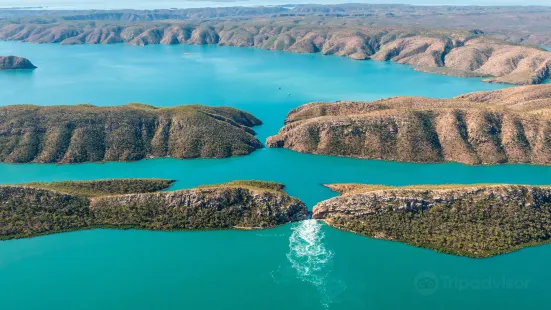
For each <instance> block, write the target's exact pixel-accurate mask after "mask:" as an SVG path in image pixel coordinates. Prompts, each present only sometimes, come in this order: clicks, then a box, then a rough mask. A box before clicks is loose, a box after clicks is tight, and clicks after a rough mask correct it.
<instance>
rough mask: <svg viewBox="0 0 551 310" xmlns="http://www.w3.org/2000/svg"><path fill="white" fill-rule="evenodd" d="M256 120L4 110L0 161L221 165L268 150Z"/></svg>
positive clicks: (192, 110) (153, 111) (189, 111)
mask: <svg viewBox="0 0 551 310" xmlns="http://www.w3.org/2000/svg"><path fill="white" fill-rule="evenodd" d="M259 124H261V121H260V120H258V119H257V118H255V117H254V116H253V115H251V114H249V113H247V112H244V111H240V110H237V109H234V108H229V107H207V106H200V105H187V106H179V107H171V108H156V107H153V106H149V105H143V104H136V103H134V104H128V105H125V106H117V107H97V106H92V105H76V106H43V107H39V106H33V105H14V106H4V107H0V161H1V162H8V163H29V162H34V163H82V162H101V161H134V160H140V159H147V158H156V157H173V158H180V159H185V158H197V157H201V158H222V157H230V156H238V155H246V154H249V153H251V152H253V151H254V150H256V149H259V148H262V143H260V141H258V140H257V139H256V138H255V137H254V134H255V133H254V131H253V130H252V129H251V127H252V126H256V125H259Z"/></svg>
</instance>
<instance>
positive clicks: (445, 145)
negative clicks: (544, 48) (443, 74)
mask: <svg viewBox="0 0 551 310" xmlns="http://www.w3.org/2000/svg"><path fill="white" fill-rule="evenodd" d="M550 111H551V85H549V84H546V85H532V86H519V87H513V88H507V89H503V90H498V91H491V92H477V93H471V94H466V95H462V96H459V97H456V98H453V99H430V98H421V97H395V98H389V99H383V100H377V101H373V102H337V103H326V102H315V103H310V104H306V105H303V106H301V107H298V108H296V109H294V110H292V111H291V112H290V113H289V114H288V116H287V119H286V120H285V123H286V125H285V126H284V127H283V128H282V129H281V130H280V131H279V133H278V134H277V135H276V136H272V137H269V138H268V140H267V145H268V146H269V147H285V148H289V149H291V150H294V151H297V152H303V153H311V154H325V155H334V156H346V157H355V158H365V159H380V160H390V161H404V162H423V163H427V162H460V163H465V164H470V165H480V164H502V163H529V164H539V165H550V164H551V143H550V141H549V139H548V137H549V132H551V114H550Z"/></svg>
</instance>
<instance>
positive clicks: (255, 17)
mask: <svg viewBox="0 0 551 310" xmlns="http://www.w3.org/2000/svg"><path fill="white" fill-rule="evenodd" d="M550 14H551V8H549V7H442V6H436V7H423V6H407V5H333V6H321V5H299V6H295V7H293V8H287V7H282V6H281V7H279V6H278V7H231V8H206V9H186V10H153V11H134V10H123V11H39V10H0V40H16V41H24V42H32V43H61V44H109V43H128V44H131V45H148V44H181V43H184V44H217V45H228V46H239V47H256V48H263V49H271V50H284V51H290V52H299V53H317V52H319V53H322V54H326V55H338V56H346V57H350V58H354V59H374V60H382V61H387V60H390V61H395V62H398V63H402V64H408V65H411V66H413V67H414V68H415V69H417V70H420V71H425V72H432V73H439V74H447V75H454V76H478V77H486V78H487V79H486V80H487V81H488V82H498V83H511V84H520V85H522V84H539V83H542V82H543V81H545V80H546V79H548V78H549V76H550V72H551V53H550V52H548V51H545V50H544V49H542V48H539V47H537V46H529V45H526V44H538V45H551V21H549V19H548V18H547V17H546V16H549V15H550Z"/></svg>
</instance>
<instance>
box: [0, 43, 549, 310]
mask: <svg viewBox="0 0 551 310" xmlns="http://www.w3.org/2000/svg"><path fill="white" fill-rule="evenodd" d="M7 54H14V55H19V56H23V57H28V58H29V59H30V60H31V61H32V62H33V63H34V64H35V65H37V66H38V69H36V70H35V71H33V72H22V71H15V72H0V105H7V104H21V103H32V104H38V105H54V104H77V103H91V104H95V105H120V104H125V103H128V102H131V101H135V102H142V103H147V104H152V105H156V106H173V105H179V104H190V103H201V104H207V105H225V106H233V107H237V108H241V109H245V110H247V111H249V112H251V113H253V114H255V115H256V116H257V117H259V118H260V119H262V120H263V121H264V125H262V126H260V127H257V128H255V130H256V131H257V133H258V137H259V138H260V139H261V140H265V138H266V137H267V136H269V135H273V134H275V133H276V132H277V130H278V129H279V128H280V127H281V125H282V123H283V119H284V118H285V115H286V113H287V112H288V111H289V110H290V109H292V108H294V107H297V106H299V105H301V104H304V103H307V102H310V101H316V100H327V101H334V100H373V99H377V98H383V97H389V96H398V95H418V96H430V97H450V96H455V95H458V94H461V93H465V92H469V91H477V90H490V89H497V88H499V87H504V86H503V85H491V84H486V83H482V82H480V81H479V80H478V79H463V78H454V77H446V76H439V75H431V74H425V73H419V72H415V71H414V70H412V69H411V68H409V67H407V66H402V65H397V64H393V63H385V62H374V61H354V60H351V59H347V58H339V57H329V56H321V55H297V54H290V53H284V52H275V51H263V50H255V49H248V48H232V47H216V46H184V45H180V46H158V45H157V46H147V47H131V46H126V45H107V46H106V45H87V46H60V45H49V44H47V45H33V44H22V43H12V42H0V55H7ZM279 88H281V90H280V89H279ZM108 177H109V178H115V177H164V178H171V179H175V180H177V182H176V183H175V185H174V186H173V189H178V188H190V187H194V186H196V185H200V184H209V183H219V182H224V181H229V180H235V179H259V180H271V181H278V182H282V183H284V184H286V185H287V191H288V192H289V193H290V194H292V195H294V196H296V197H298V198H300V199H302V200H303V201H305V202H306V203H307V204H308V205H309V206H310V207H311V206H313V205H314V204H315V203H317V202H319V201H321V200H324V199H327V198H329V197H332V196H334V194H333V193H331V192H330V191H329V190H327V189H325V188H324V187H322V186H321V185H322V184H325V183H337V182H365V183H378V184H394V185H406V184H429V183H430V184H439V183H524V184H551V167H542V166H529V165H503V166H491V167H471V166H466V165H461V164H410V163H395V162H383V161H371V160H356V159H349V158H336V157H329V156H314V155H307V154H299V153H294V152H292V151H288V150H282V149H262V150H259V151H256V152H254V153H253V154H252V155H250V156H245V157H236V158H229V159H198V160H175V159H155V160H144V161H139V162H133V163H104V164H79V165H39V164H24V165H9V164H0V184H11V183H23V182H28V181H54V180H86V179H99V178H108ZM550 257H551V247H550V246H542V247H536V248H530V249H525V250H522V251H518V252H515V253H512V254H509V255H503V256H500V257H495V258H491V259H483V260H480V259H467V258H461V257H454V256H450V255H444V254H439V253H436V252H433V251H429V250H424V249H418V248H414V247H411V246H407V245H403V244H399V243H395V242H386V241H380V240H372V239H368V238H364V237H361V236H357V235H354V234H350V233H346V232H341V231H338V230H335V229H332V228H329V227H327V226H325V225H323V224H321V223H319V222H317V221H313V220H309V221H305V222H302V223H297V224H291V225H285V226H282V227H279V228H276V229H270V230H264V231H209V232H172V233H166V232H150V231H136V230H128V231H117V230H90V231H80V232H73V233H64V234H57V235H50V236H44V237H39V238H32V239H24V240H12V241H5V242H0V308H1V309H98V308H102V309H175V308H178V309H181V308H185V309H403V308H405V307H408V308H409V309H442V308H444V307H445V308H447V309H466V308H469V309H494V308H499V309H518V308H526V309H532V308H536V307H540V308H541V307H544V306H546V305H547V304H548V301H547V299H546V297H545V296H546V292H547V291H548V290H549V288H551V285H550V284H549V281H548V279H550V278H551V271H549V270H548V268H546V266H547V261H548V260H549V258H550Z"/></svg>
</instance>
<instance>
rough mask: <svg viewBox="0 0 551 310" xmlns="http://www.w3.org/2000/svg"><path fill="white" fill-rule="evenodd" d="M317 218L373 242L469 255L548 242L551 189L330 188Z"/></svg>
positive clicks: (314, 214)
mask: <svg viewBox="0 0 551 310" xmlns="http://www.w3.org/2000/svg"><path fill="white" fill-rule="evenodd" d="M327 186H328V187H329V188H331V189H332V190H334V191H337V192H339V193H341V195H342V196H340V197H335V198H332V199H329V200H326V201H323V202H320V203H318V204H317V205H316V206H315V207H314V208H313V210H312V217H313V218H315V219H322V220H324V221H325V222H326V223H327V224H329V225H331V226H333V227H336V228H339V229H343V230H348V231H352V232H356V233H359V234H362V235H366V236H369V237H372V238H377V239H385V240H393V241H399V242H403V243H407V244H410V245H414V246H417V247H423V248H429V249H433V250H436V251H439V252H445V253H449V254H454V255H461V256H468V257H489V256H493V255H498V254H503V253H508V252H512V251H515V250H518V249H521V248H524V247H528V246H534V245H539V244H544V243H548V242H549V241H550V238H551V216H550V215H551V187H534V186H523V185H442V186H437V185H428V186H407V187H392V186H378V185H362V184H335V185H327Z"/></svg>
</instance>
